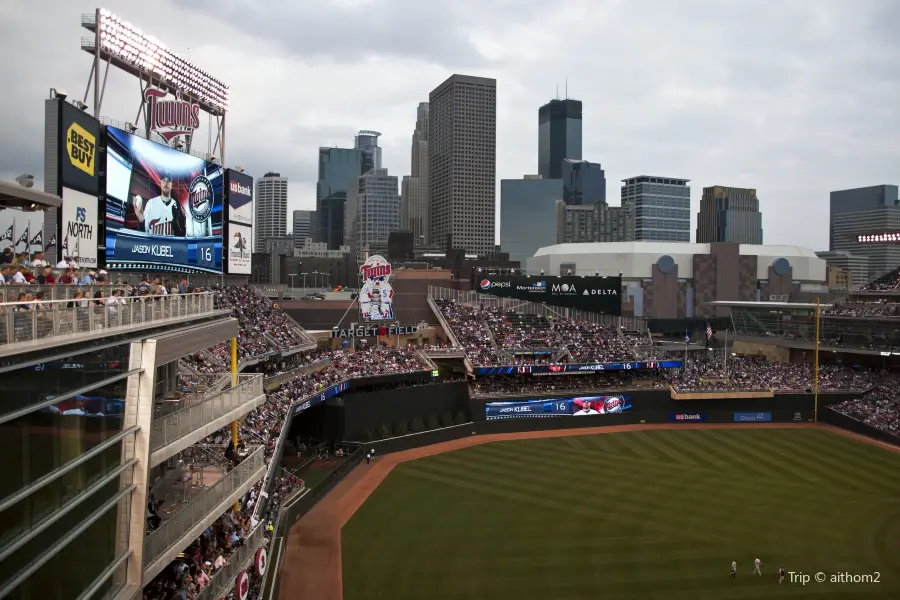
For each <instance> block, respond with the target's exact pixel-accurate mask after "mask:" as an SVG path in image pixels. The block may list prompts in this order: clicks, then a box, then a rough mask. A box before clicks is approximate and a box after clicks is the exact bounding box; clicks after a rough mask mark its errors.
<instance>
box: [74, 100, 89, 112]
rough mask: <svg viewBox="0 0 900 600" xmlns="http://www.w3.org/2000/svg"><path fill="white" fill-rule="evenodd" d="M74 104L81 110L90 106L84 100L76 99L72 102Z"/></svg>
mask: <svg viewBox="0 0 900 600" xmlns="http://www.w3.org/2000/svg"><path fill="white" fill-rule="evenodd" d="M72 104H73V105H75V108H77V109H79V110H87V107H88V105H87V104H85V103H84V102H82V101H81V100H75V101H74V102H72Z"/></svg>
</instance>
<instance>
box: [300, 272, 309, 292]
mask: <svg viewBox="0 0 900 600" xmlns="http://www.w3.org/2000/svg"><path fill="white" fill-rule="evenodd" d="M308 274H309V273H300V276H301V277H302V278H303V295H304V296H305V295H306V276H307V275H308Z"/></svg>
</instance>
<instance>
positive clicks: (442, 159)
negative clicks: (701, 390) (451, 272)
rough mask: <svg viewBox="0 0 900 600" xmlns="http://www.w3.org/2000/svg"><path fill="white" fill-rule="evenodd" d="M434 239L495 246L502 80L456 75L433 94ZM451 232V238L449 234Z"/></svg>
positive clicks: (471, 247)
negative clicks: (498, 99)
mask: <svg viewBox="0 0 900 600" xmlns="http://www.w3.org/2000/svg"><path fill="white" fill-rule="evenodd" d="M428 104H429V119H428V187H429V193H428V201H429V203H430V205H431V206H430V211H431V212H430V215H431V242H432V243H434V244H439V245H440V246H441V247H442V248H447V240H448V239H449V240H450V245H451V247H452V248H462V249H465V250H468V251H469V252H471V253H473V254H479V255H481V256H484V255H486V254H490V253H492V252H493V251H494V250H495V244H494V219H495V218H496V217H495V214H496V207H495V204H494V198H495V197H496V187H497V180H496V170H497V80H496V79H488V78H485V77H473V76H470V75H451V76H450V77H449V78H448V79H447V80H446V81H445V82H444V83H442V84H440V85H439V86H437V87H436V88H434V90H432V91H431V93H430V94H429V95H428ZM448 236H449V238H448Z"/></svg>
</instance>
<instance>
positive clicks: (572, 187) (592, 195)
mask: <svg viewBox="0 0 900 600" xmlns="http://www.w3.org/2000/svg"><path fill="white" fill-rule="evenodd" d="M560 173H561V178H562V180H563V201H564V202H565V203H566V204H574V205H582V204H593V203H594V202H603V203H606V173H605V172H604V171H603V167H602V166H600V163H591V162H588V161H586V160H580V159H574V158H566V159H563V160H562V161H561V162H560Z"/></svg>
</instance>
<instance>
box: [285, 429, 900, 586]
mask: <svg viewBox="0 0 900 600" xmlns="http://www.w3.org/2000/svg"><path fill="white" fill-rule="evenodd" d="M810 427H826V428H827V429H829V430H831V431H833V432H835V433H838V434H841V435H846V436H848V437H852V438H854V439H857V440H859V441H863V442H868V443H871V444H875V445H878V446H882V447H885V448H889V449H892V450H895V451H900V448H897V447H893V446H890V445H888V444H883V443H881V442H878V441H875V440H872V439H869V438H866V437H864V436H860V435H856V434H853V433H849V432H846V431H843V430H841V429H837V428H834V427H830V426H822V425H815V424H812V423H764V424H760V423H755V424H746V423H745V424H738V423H722V424H714V423H711V424H690V423H660V424H646V425H621V426H608V427H591V428H585V429H566V430H551V431H528V432H521V433H503V434H488V435H472V436H470V437H467V438H461V439H458V440H453V441H450V442H443V443H439V444H433V445H430V446H423V447H421V448H414V449H412V450H404V451H402V452H395V453H393V454H387V455H385V456H376V458H375V459H374V460H373V461H372V463H371V464H368V465H367V464H365V463H363V464H361V465H360V466H358V467H357V468H356V469H354V470H353V472H352V473H350V475H348V476H347V478H346V479H344V481H342V482H341V483H339V484H338V485H337V486H336V487H335V488H334V489H333V490H332V491H330V492H329V493H328V494H327V495H326V496H325V497H324V498H322V499H321V500H320V501H319V502H318V503H317V504H316V505H315V506H314V507H313V508H312V510H310V511H309V512H308V513H306V515H304V516H303V517H302V518H301V519H300V520H299V521H298V522H297V523H296V524H295V525H294V526H293V528H291V530H290V533H289V535H288V538H287V543H286V546H285V557H284V562H283V568H282V572H281V574H280V579H281V581H280V584H279V585H280V587H279V600H295V599H296V600H309V599H311V598H315V599H316V600H343V581H342V572H341V528H343V526H344V525H345V524H346V523H347V521H349V520H350V517H352V516H353V514H354V513H355V512H356V511H357V509H359V507H360V506H362V504H363V502H365V501H366V499H367V498H368V497H369V495H370V494H371V493H372V492H373V491H374V490H375V489H376V488H377V487H378V486H379V485H380V484H381V482H382V481H384V479H385V478H386V477H387V476H388V475H389V474H390V472H391V471H392V470H393V469H394V467H395V466H397V465H398V464H401V463H404V462H407V461H410V460H416V459H419V458H424V457H427V456H434V455H436V454H442V453H444V452H452V451H454V450H459V449H462V448H469V447H471V446H477V445H480V444H488V443H491V442H498V441H509V440H529V439H537V438H553V437H569V436H580V435H596V434H602V433H622V432H627V431H650V430H660V429H747V428H765V429H801V428H810Z"/></svg>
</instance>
